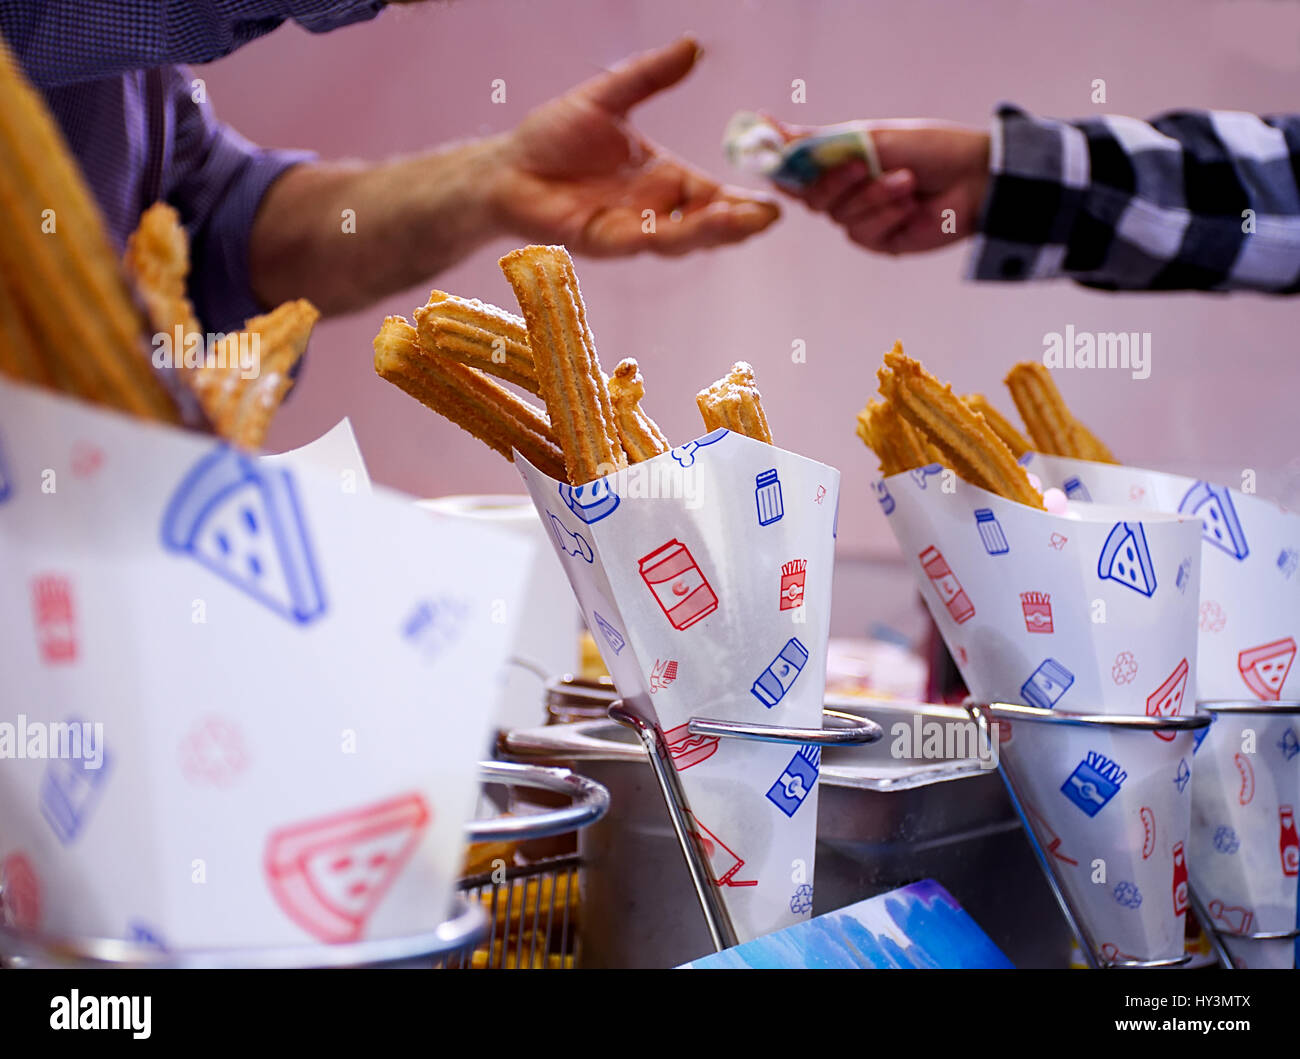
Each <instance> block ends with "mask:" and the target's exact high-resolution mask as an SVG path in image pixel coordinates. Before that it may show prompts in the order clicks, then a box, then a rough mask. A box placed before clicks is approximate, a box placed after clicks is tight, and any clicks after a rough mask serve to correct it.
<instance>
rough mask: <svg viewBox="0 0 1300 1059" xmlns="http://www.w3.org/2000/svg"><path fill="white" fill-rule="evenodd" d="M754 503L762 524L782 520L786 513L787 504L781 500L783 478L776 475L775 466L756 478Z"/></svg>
mask: <svg viewBox="0 0 1300 1059" xmlns="http://www.w3.org/2000/svg"><path fill="white" fill-rule="evenodd" d="M754 505H755V506H756V507H757V508H758V524H759V525H760V526H770V525H771V524H772V523H773V522H780V521H781V518H782V516H783V515H785V504H784V503H783V502H782V500H781V479H779V478H778V477H777V476H776V469H775V468H773V469H772V470H770V471H764V472H763V473H762V474H760V475H758V476H757V477H756V478H755V479H754Z"/></svg>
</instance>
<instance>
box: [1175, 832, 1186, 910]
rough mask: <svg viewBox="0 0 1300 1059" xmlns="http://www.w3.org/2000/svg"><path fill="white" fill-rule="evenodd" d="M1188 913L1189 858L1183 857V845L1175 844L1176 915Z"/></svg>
mask: <svg viewBox="0 0 1300 1059" xmlns="http://www.w3.org/2000/svg"><path fill="white" fill-rule="evenodd" d="M1186 911H1187V858H1186V857H1185V856H1184V855H1183V844H1182V843H1181V842H1177V843H1175V844H1174V915H1176V916H1181V915H1182V914H1183V913H1185V912H1186Z"/></svg>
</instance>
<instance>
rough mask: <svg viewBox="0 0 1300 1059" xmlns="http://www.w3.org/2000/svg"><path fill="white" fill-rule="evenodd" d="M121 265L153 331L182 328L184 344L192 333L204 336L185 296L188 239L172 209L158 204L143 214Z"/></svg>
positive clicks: (187, 270)
mask: <svg viewBox="0 0 1300 1059" xmlns="http://www.w3.org/2000/svg"><path fill="white" fill-rule="evenodd" d="M122 264H123V266H124V267H125V269H126V274H127V276H128V277H129V278H130V280H131V283H132V285H133V286H134V287H135V292H136V294H137V295H139V297H140V300H141V301H142V302H143V303H144V307H145V312H146V313H147V314H148V316H149V322H150V323H151V324H152V325H153V329H154V331H156V332H164V333H166V334H167V335H169V336H170V335H174V334H175V333H176V329H177V328H178V327H179V328H180V329H181V336H182V343H183V342H184V341H185V340H187V339H188V338H189V336H190V334H192V333H199V334H202V331H203V329H202V328H201V327H200V326H199V321H198V320H197V319H196V318H195V316H194V306H193V304H192V303H191V302H190V300H189V298H188V297H186V294H185V279H186V277H187V276H188V275H189V274H190V243H189V237H188V236H187V235H186V234H185V229H184V228H183V227H182V226H181V219H180V215H179V214H178V213H177V212H176V211H175V210H174V209H173V208H172V207H171V206H169V205H167V203H165V202H155V203H154V204H153V205H152V206H150V207H149V208H148V209H147V210H145V211H144V213H142V214H141V215H140V220H139V223H138V224H137V225H136V228H135V231H134V232H132V233H131V234H130V235H129V236H127V240H126V253H125V254H123V256H122ZM178 352H179V351H178Z"/></svg>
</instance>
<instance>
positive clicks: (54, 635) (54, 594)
mask: <svg viewBox="0 0 1300 1059" xmlns="http://www.w3.org/2000/svg"><path fill="white" fill-rule="evenodd" d="M32 615H33V617H34V619H35V621H36V643H37V647H38V648H39V649H40V652H41V660H42V661H44V662H45V663H47V664H49V665H58V664H60V663H63V662H75V661H76V660H77V624H76V614H75V613H74V609H73V604H72V583H71V582H70V581H69V580H68V579H67V578H66V577H63V576H61V575H59V574H45V575H43V576H41V577H37V578H34V579H33V580H32Z"/></svg>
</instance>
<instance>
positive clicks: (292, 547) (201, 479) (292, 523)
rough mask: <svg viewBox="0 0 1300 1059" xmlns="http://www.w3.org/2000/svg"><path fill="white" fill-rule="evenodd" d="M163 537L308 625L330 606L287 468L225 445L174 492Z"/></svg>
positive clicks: (165, 516) (284, 614) (285, 615)
mask: <svg viewBox="0 0 1300 1059" xmlns="http://www.w3.org/2000/svg"><path fill="white" fill-rule="evenodd" d="M162 542H163V546H164V547H165V548H168V549H170V550H171V551H175V552H182V553H185V554H188V555H189V556H191V557H192V558H193V559H194V560H196V561H197V562H198V563H200V564H201V565H203V566H206V567H207V568H208V569H209V570H211V571H212V572H213V573H214V574H216V575H217V576H218V577H220V578H223V579H224V580H226V581H228V582H229V583H230V584H231V585H233V586H234V587H235V588H237V589H239V591H241V592H243V593H244V594H245V595H247V596H249V597H251V598H252V599H255V600H257V602H258V603H261V604H262V605H263V606H265V607H266V608H267V609H269V610H271V611H273V612H274V613H276V614H279V615H280V616H281V617H283V618H287V619H288V620H290V621H294V622H297V623H298V624H300V625H307V624H310V623H311V622H313V621H315V620H316V619H318V618H319V617H321V615H323V614H324V613H325V609H326V605H325V592H324V588H323V587H322V585H321V579H320V575H319V573H318V572H317V566H316V560H315V558H314V557H313V555H312V549H311V543H310V541H309V539H308V536H307V524H306V521H305V520H304V518H303V513H302V508H301V506H300V505H299V503H298V494H297V491H296V490H295V488H294V484H293V478H292V476H291V475H290V474H289V472H288V471H287V470H284V469H282V468H277V467H273V466H270V465H267V464H263V463H259V462H258V461H256V460H253V459H250V458H249V457H248V456H245V455H243V454H242V453H240V452H236V451H235V450H234V449H232V448H229V447H227V446H225V445H222V446H220V447H219V448H217V449H215V450H214V451H213V452H211V453H209V454H208V455H207V456H205V457H203V459H201V460H200V461H199V462H198V463H196V464H195V465H194V467H193V468H191V469H190V472H189V474H187V475H186V476H185V479H184V480H183V481H182V482H181V484H180V485H179V486H178V487H177V489H176V491H175V492H174V493H173V494H172V497H171V500H170V501H168V504H167V510H166V511H165V512H164V514H163V520H162Z"/></svg>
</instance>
